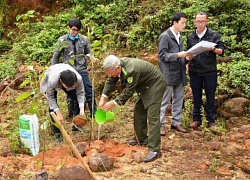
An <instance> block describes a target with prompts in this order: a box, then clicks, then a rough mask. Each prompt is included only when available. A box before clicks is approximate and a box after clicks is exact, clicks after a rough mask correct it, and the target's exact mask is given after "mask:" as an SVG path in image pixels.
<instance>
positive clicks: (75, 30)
mask: <svg viewBox="0 0 250 180" xmlns="http://www.w3.org/2000/svg"><path fill="white" fill-rule="evenodd" d="M71 31H73V32H78V31H79V29H77V28H71Z"/></svg>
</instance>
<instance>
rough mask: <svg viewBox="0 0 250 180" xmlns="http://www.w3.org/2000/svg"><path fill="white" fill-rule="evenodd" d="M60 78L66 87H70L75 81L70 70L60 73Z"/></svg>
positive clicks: (73, 74) (74, 76) (75, 78)
mask: <svg viewBox="0 0 250 180" xmlns="http://www.w3.org/2000/svg"><path fill="white" fill-rule="evenodd" d="M60 79H61V81H62V83H63V84H65V85H66V86H67V87H72V86H74V85H75V83H76V82H77V77H76V74H75V73H74V72H73V71H71V70H65V71H62V72H61V73H60Z"/></svg>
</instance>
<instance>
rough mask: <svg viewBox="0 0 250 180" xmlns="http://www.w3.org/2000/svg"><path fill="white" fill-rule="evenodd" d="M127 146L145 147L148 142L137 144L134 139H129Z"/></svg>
mask: <svg viewBox="0 0 250 180" xmlns="http://www.w3.org/2000/svg"><path fill="white" fill-rule="evenodd" d="M127 144H129V145H131V146H135V145H140V146H146V145H147V144H148V142H147V140H144V141H140V142H138V141H137V140H135V139H131V140H128V141H127Z"/></svg>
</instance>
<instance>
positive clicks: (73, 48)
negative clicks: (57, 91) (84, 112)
mask: <svg viewBox="0 0 250 180" xmlns="http://www.w3.org/2000/svg"><path fill="white" fill-rule="evenodd" d="M68 28H69V33H67V34H66V35H63V36H61V37H60V38H59V39H58V44H57V47H56V48H55V50H54V54H53V57H52V59H51V64H52V65H54V64H58V63H60V57H61V56H62V61H63V63H66V64H69V65H71V66H72V67H73V68H74V69H75V70H76V71H77V72H78V73H79V74H80V75H81V76H82V81H83V84H84V89H85V97H86V100H87V102H88V107H89V110H90V114H91V117H92V116H93V114H94V113H95V110H96V103H95V100H94V102H92V101H93V100H92V99H93V98H92V97H93V96H94V95H93V94H92V84H91V82H90V79H89V75H88V70H87V65H88V62H89V60H90V58H89V55H90V53H91V49H90V42H89V40H88V38H87V37H86V36H83V35H81V34H79V31H80V30H81V28H82V24H81V21H80V20H79V19H77V18H73V19H71V20H70V21H69V23H68ZM67 102H68V110H69V117H74V116H75V115H77V113H76V110H77V107H78V104H77V102H76V101H73V100H71V99H69V98H67Z"/></svg>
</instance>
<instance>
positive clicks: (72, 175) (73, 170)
mask: <svg viewBox="0 0 250 180" xmlns="http://www.w3.org/2000/svg"><path fill="white" fill-rule="evenodd" d="M53 179H54V180H83V179H84V180H91V176H90V175H89V173H88V172H87V170H86V169H84V168H83V167H81V166H71V167H63V168H61V169H60V170H59V171H58V172H57V173H56V174H55V175H54V178H53Z"/></svg>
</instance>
